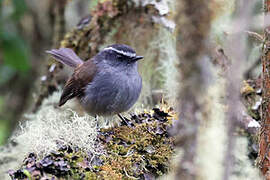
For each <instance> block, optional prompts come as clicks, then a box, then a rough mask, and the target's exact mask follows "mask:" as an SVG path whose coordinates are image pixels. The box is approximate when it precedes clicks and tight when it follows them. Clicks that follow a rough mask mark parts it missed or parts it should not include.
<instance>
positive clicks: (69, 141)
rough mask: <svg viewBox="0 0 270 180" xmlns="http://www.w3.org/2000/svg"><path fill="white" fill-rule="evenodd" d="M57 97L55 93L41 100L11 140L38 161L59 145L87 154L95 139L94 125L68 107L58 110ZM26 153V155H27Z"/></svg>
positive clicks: (58, 94) (88, 119)
mask: <svg viewBox="0 0 270 180" xmlns="http://www.w3.org/2000/svg"><path fill="white" fill-rule="evenodd" d="M59 97H60V93H59V92H56V93H54V94H53V95H52V96H51V97H49V98H48V99H46V100H44V102H43V104H42V106H41V107H40V110H39V111H38V112H36V113H35V114H29V115H26V119H27V121H25V123H23V124H21V125H20V129H19V130H18V131H17V133H16V135H15V136H14V137H13V138H12V139H13V140H14V141H16V142H23V143H24V146H25V147H26V149H27V152H34V153H36V154H38V155H40V156H41V157H43V156H44V155H46V154H47V153H49V152H50V151H52V150H57V149H58V147H59V145H71V146H73V145H74V146H75V147H78V148H81V149H83V150H87V151H91V150H92V147H93V143H94V141H95V139H96V136H97V129H96V121H95V119H94V118H93V117H90V116H89V115H87V114H85V115H83V116H79V115H78V114H77V113H76V112H74V111H72V110H71V109H70V107H71V106H64V107H63V108H62V107H61V108H58V107H57V103H58V100H59ZM27 152H26V153H27Z"/></svg>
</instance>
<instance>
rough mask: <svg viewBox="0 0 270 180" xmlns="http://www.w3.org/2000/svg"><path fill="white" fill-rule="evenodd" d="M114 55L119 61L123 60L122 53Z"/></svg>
mask: <svg viewBox="0 0 270 180" xmlns="http://www.w3.org/2000/svg"><path fill="white" fill-rule="evenodd" d="M116 57H117V59H118V60H119V61H123V60H124V57H123V56H122V55H119V54H118V55H116Z"/></svg>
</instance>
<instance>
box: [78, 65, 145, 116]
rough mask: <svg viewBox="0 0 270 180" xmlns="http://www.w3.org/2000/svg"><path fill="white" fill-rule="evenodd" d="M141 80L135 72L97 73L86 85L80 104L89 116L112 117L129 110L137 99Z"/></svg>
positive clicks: (106, 71) (110, 71) (114, 71)
mask: <svg viewBox="0 0 270 180" xmlns="http://www.w3.org/2000/svg"><path fill="white" fill-rule="evenodd" d="M141 88H142V80H141V77H140V75H139V73H138V72H137V69H136V71H135V70H131V71H128V70H127V71H117V70H114V69H109V70H108V69H107V70H103V71H99V72H98V73H97V74H96V77H95V78H94V79H93V81H92V82H91V83H90V84H88V85H87V87H86V89H85V93H84V96H83V97H82V98H81V104H82V106H83V107H84V109H85V110H86V111H87V112H88V113H90V114H91V115H105V116H106V115H107V116H109V115H114V114H118V113H121V112H124V111H127V110H128V109H130V108H131V107H132V106H133V105H134V104H135V102H136V101H137V99H138V98H139V95H140V92H141Z"/></svg>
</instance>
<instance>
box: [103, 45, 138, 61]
mask: <svg viewBox="0 0 270 180" xmlns="http://www.w3.org/2000/svg"><path fill="white" fill-rule="evenodd" d="M107 50H112V51H115V52H117V53H119V54H122V55H124V56H128V57H131V58H133V57H135V56H136V54H135V53H130V52H125V51H122V50H118V49H115V48H113V47H107V48H104V51H107Z"/></svg>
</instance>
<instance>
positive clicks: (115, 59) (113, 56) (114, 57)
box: [100, 44, 143, 64]
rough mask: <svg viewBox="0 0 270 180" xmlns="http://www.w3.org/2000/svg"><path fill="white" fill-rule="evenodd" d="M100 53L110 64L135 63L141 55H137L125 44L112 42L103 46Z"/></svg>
mask: <svg viewBox="0 0 270 180" xmlns="http://www.w3.org/2000/svg"><path fill="white" fill-rule="evenodd" d="M100 54H101V55H102V56H103V57H104V59H105V60H106V61H108V62H109V63H112V64H135V63H136V62H137V61H138V60H140V59H142V58H143V56H138V55H137V54H136V52H135V51H134V50H133V49H132V48H131V47H130V46H127V45H125V44H113V45H110V46H108V47H106V48H104V49H103V50H102V51H101V52H100Z"/></svg>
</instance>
